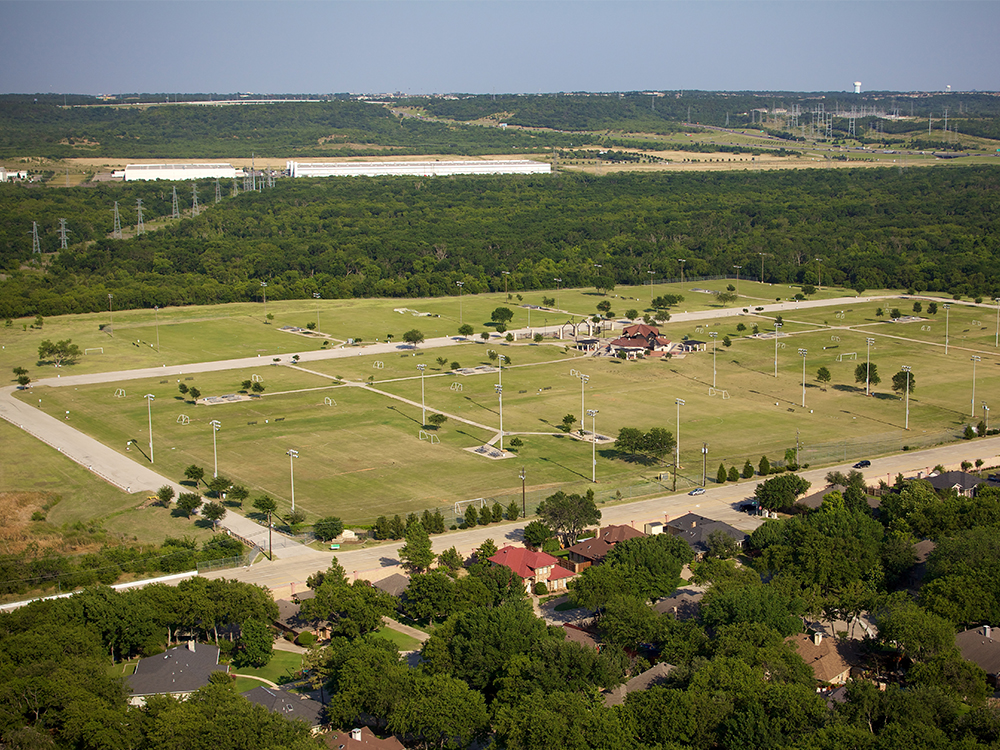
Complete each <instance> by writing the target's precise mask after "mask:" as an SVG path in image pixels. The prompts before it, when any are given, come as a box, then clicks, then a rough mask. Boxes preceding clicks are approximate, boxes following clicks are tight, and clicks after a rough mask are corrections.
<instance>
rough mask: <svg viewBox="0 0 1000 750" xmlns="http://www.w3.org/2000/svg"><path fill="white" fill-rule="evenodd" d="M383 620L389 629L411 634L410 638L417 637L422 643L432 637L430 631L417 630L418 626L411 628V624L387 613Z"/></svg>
mask: <svg viewBox="0 0 1000 750" xmlns="http://www.w3.org/2000/svg"><path fill="white" fill-rule="evenodd" d="M382 622H384V623H385V626H386V627H387V628H389V630H395V631H396V632H397V633H402V634H403V635H408V636H410V638H416V639H417V640H418V641H420V642H421V643H423V642H424V641H426V640H427V639H428V638H430V637H431V636H430V634H429V633H425V632H424V631H423V630H417V629H416V628H411V627H410V626H409V625H404V624H403V623H401V622H397V621H396V620H393V619H392V618H391V617H389V616H387V615H383V617H382Z"/></svg>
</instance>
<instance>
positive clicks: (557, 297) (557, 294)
mask: <svg viewBox="0 0 1000 750" xmlns="http://www.w3.org/2000/svg"><path fill="white" fill-rule="evenodd" d="M553 281H555V282H556V309H557V310H558V309H559V285H560V284H562V279H553Z"/></svg>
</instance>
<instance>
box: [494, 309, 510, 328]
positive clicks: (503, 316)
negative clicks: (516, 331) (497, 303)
mask: <svg viewBox="0 0 1000 750" xmlns="http://www.w3.org/2000/svg"><path fill="white" fill-rule="evenodd" d="M513 319H514V311H513V310H511V309H510V308H509V307H498V308H496V309H495V310H494V311H493V312H491V313H490V320H492V321H493V322H494V323H500V324H504V325H506V324H507V323H510V321H512V320H513Z"/></svg>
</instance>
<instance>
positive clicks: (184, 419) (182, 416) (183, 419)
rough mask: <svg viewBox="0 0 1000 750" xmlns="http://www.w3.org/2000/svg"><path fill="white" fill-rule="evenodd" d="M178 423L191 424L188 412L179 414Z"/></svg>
mask: <svg viewBox="0 0 1000 750" xmlns="http://www.w3.org/2000/svg"><path fill="white" fill-rule="evenodd" d="M177 424H191V418H190V417H189V416H188V415H187V414H178V415H177Z"/></svg>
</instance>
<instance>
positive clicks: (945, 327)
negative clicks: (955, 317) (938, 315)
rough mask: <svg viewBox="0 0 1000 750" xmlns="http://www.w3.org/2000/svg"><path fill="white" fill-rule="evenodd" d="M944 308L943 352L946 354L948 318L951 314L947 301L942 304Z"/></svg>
mask: <svg viewBox="0 0 1000 750" xmlns="http://www.w3.org/2000/svg"><path fill="white" fill-rule="evenodd" d="M942 307H943V308H944V354H945V356H948V330H949V325H948V324H949V319H950V316H951V312H950V311H951V305H949V304H948V303H947V302H946V303H944V304H943V305H942Z"/></svg>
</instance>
